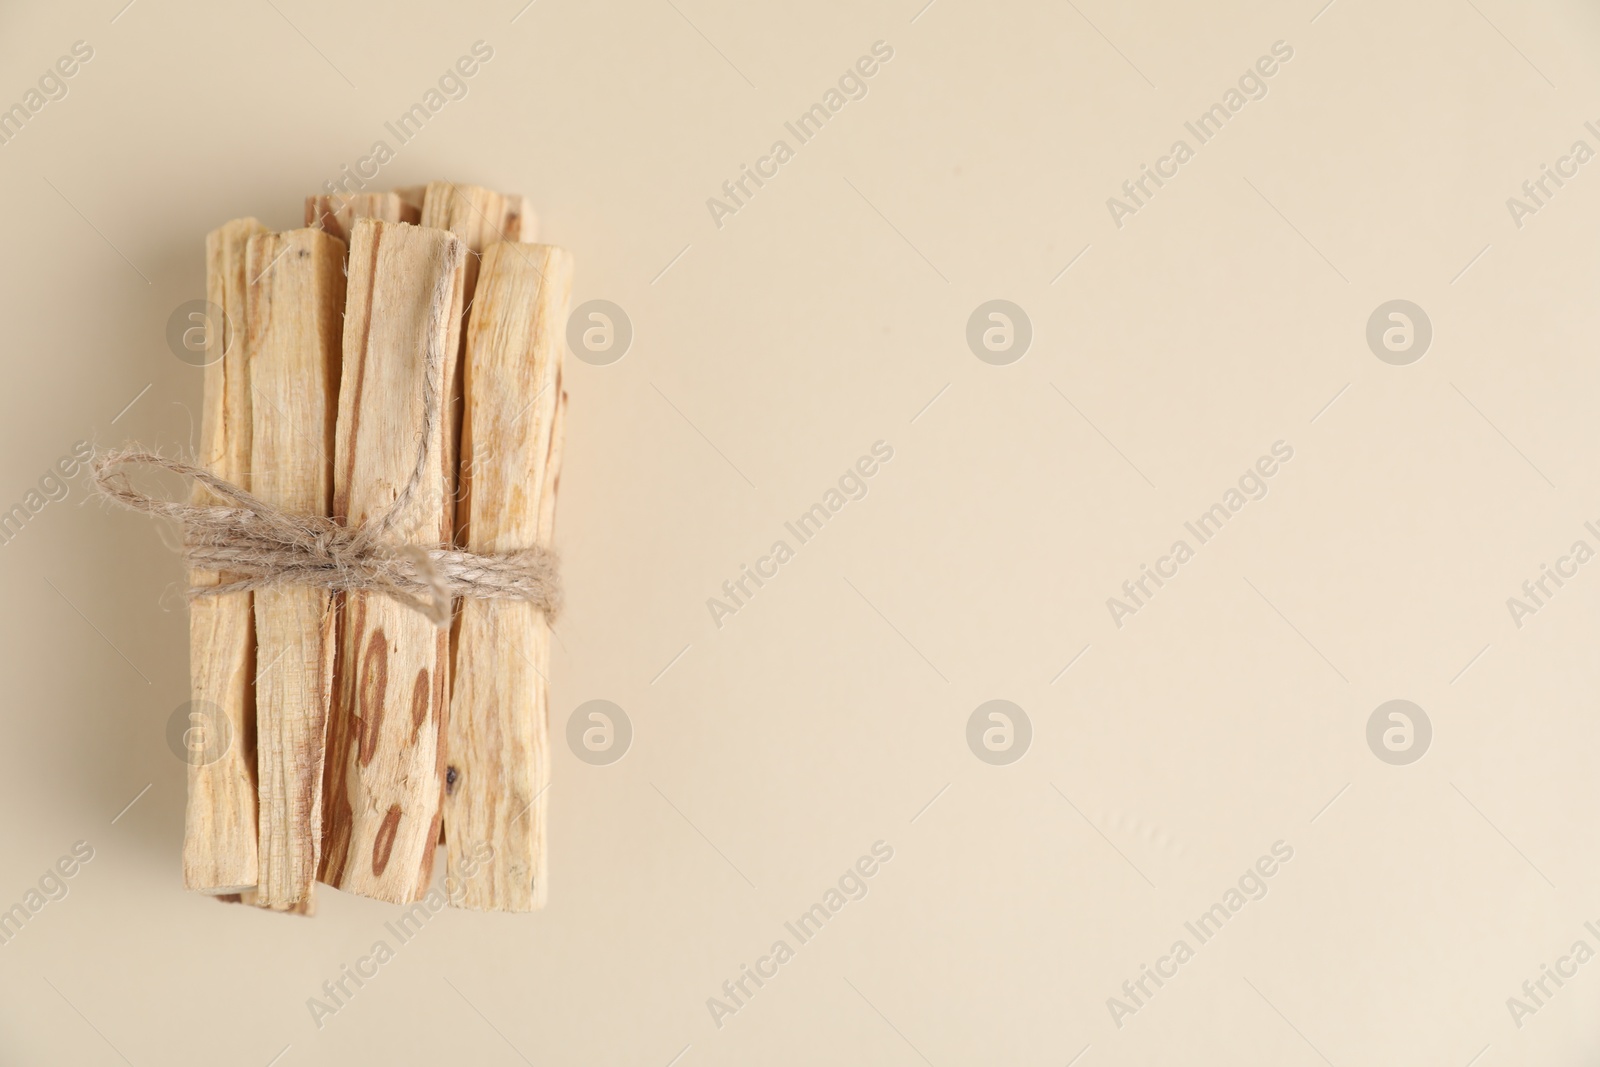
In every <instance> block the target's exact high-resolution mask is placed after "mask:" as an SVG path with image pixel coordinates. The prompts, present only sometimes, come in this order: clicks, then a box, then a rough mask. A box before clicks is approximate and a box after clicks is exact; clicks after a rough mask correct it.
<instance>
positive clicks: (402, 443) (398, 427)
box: [321, 219, 467, 903]
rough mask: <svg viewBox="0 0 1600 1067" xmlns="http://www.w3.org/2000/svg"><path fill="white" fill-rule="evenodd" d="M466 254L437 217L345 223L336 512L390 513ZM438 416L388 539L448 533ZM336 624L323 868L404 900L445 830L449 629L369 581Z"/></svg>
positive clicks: (366, 891)
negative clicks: (348, 226) (428, 221)
mask: <svg viewBox="0 0 1600 1067" xmlns="http://www.w3.org/2000/svg"><path fill="white" fill-rule="evenodd" d="M466 258H467V255H466V248H465V246H464V245H463V244H462V243H461V241H460V240H459V239H457V238H456V237H454V236H453V235H451V234H449V233H445V232H442V231H439V230H436V229H430V228H426V227H414V226H406V225H403V224H398V223H388V222H381V221H377V220H373V219H358V220H357V221H356V223H355V225H354V227H353V228H352V236H351V246H350V259H349V283H348V285H349V288H348V294H347V299H346V305H345V322H344V367H343V374H342V377H341V379H340V384H339V414H338V421H337V426H336V429H335V447H334V503H333V513H334V516H335V517H336V518H338V519H340V520H341V521H344V522H346V523H348V524H351V525H354V524H357V523H361V522H364V521H366V520H368V519H372V518H374V517H376V516H381V515H383V514H386V513H388V511H389V508H390V506H391V505H392V504H393V502H394V501H395V500H396V498H397V496H398V495H399V493H400V492H401V490H402V489H403V487H405V486H406V485H407V484H408V482H409V480H410V478H411V475H412V470H413V468H414V467H415V465H416V450H417V447H418V441H419V440H420V439H421V435H422V431H423V426H424V422H425V418H424V395H425V389H426V388H429V387H431V388H432V389H434V390H436V391H440V392H438V393H436V395H439V396H444V395H448V394H446V393H443V392H442V390H444V388H445V386H446V382H445V375H446V367H447V365H448V364H449V363H450V359H449V358H448V357H449V356H450V355H451V354H453V348H452V347H451V344H452V332H453V330H454V329H456V328H458V326H457V324H459V322H460V319H461V309H462V289H463V285H464V282H465V271H466ZM430 361H431V362H432V363H433V366H432V367H431V368H430V366H429V363H430ZM430 370H431V373H432V379H431V381H430V379H429V375H430ZM446 425H447V420H445V419H444V418H442V417H440V418H436V419H435V420H434V429H433V433H432V436H431V438H430V439H428V440H427V441H426V448H427V452H426V468H425V476H424V477H423V479H422V482H421V484H419V485H418V486H417V489H416V494H415V496H414V497H413V498H412V500H411V503H410V505H408V506H407V507H406V508H405V509H404V512H403V513H402V514H401V515H400V517H399V519H398V521H397V522H396V523H395V524H394V525H393V526H392V527H391V528H390V529H389V532H388V536H389V537H390V538H391V539H393V540H395V541H398V542H401V543H407V544H424V545H426V544H439V543H441V542H444V541H447V540H448V539H449V536H450V532H451V527H452V525H453V523H452V522H451V519H450V516H449V515H448V514H447V513H446V512H447V509H446V508H445V507H444V501H445V499H446V492H445V490H446V486H447V485H448V484H449V479H448V478H447V473H446V468H445V465H444V463H445V448H444V440H443V436H444V427H445V426H446ZM340 629H341V633H340V639H339V642H338V645H339V655H338V663H337V666H336V668H335V673H336V678H335V699H334V711H333V715H332V719H331V722H330V727H329V744H328V763H327V776H328V777H327V786H326V800H325V805H324V823H325V827H326V829H325V833H324V836H323V864H322V874H321V877H322V880H323V881H325V882H328V883H329V884H331V885H334V886H337V887H339V888H341V889H346V890H349V891H350V892H354V893H360V894H362V895H364V896H370V897H376V898H378V899H380V900H388V901H393V902H396V903H401V902H406V901H409V900H412V899H414V898H415V897H416V896H417V895H418V894H419V892H425V891H426V888H427V881H428V878H429V877H430V876H431V873H432V863H433V855H434V848H435V845H436V842H437V840H438V837H439V818H440V815H439V803H440V798H441V794H442V792H443V778H444V766H443V756H444V751H443V749H442V747H441V743H442V741H443V740H444V729H445V724H446V722H447V720H448V705H447V703H446V700H447V690H446V687H445V675H444V668H445V667H446V665H447V657H448V640H447V638H448V634H447V632H446V631H444V630H439V629H437V628H435V627H434V626H433V624H432V623H430V622H429V621H428V620H427V619H426V618H425V617H423V616H422V615H421V614H419V613H417V612H415V611H413V610H411V609H410V608H407V607H403V606H402V605H400V604H398V603H396V602H395V601H393V600H391V599H389V598H388V597H385V596H382V595H381V594H377V593H363V592H351V593H348V594H347V595H346V603H345V608H344V617H343V620H342V622H341V627H340ZM419 887H420V888H419Z"/></svg>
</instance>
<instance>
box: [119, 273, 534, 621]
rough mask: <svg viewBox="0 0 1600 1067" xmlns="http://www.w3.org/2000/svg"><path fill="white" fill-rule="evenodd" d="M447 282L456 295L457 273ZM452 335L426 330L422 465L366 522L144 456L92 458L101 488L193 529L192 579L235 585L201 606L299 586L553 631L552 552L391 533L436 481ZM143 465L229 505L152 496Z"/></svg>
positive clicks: (187, 555) (195, 590)
mask: <svg viewBox="0 0 1600 1067" xmlns="http://www.w3.org/2000/svg"><path fill="white" fill-rule="evenodd" d="M441 273H442V274H443V275H444V282H443V284H445V285H446V286H447V285H448V282H449V275H450V272H449V271H444V272H441ZM437 295H440V294H436V296H437ZM442 295H443V296H445V297H448V295H449V294H448V292H444V293H443V294H442ZM431 303H432V307H433V309H434V310H433V315H434V317H435V319H436V320H437V319H438V318H439V317H440V316H441V315H443V314H448V308H449V306H450V301H449V300H448V299H435V300H433V301H432V302H431ZM434 325H435V326H437V325H438V323H437V321H436V322H435V323H434ZM444 335H445V331H444V330H443V329H430V330H428V336H429V337H430V338H433V339H435V340H434V341H432V342H431V343H430V344H429V346H428V351H427V354H426V364H427V365H426V369H425V373H424V375H423V378H424V382H423V394H422V400H423V426H422V432H421V434H420V435H419V441H418V447H417V458H416V463H415V464H414V465H413V466H412V469H411V472H410V475H409V476H408V477H407V479H406V482H405V484H404V485H403V486H402V487H401V489H400V492H399V493H398V494H396V496H395V499H394V501H393V503H391V504H390V505H389V506H388V507H386V508H384V509H383V510H382V511H381V512H379V513H378V514H376V515H373V516H371V517H370V518H368V519H367V520H366V521H364V522H360V523H357V524H355V525H345V524H343V523H340V522H337V521H335V520H334V519H332V518H329V517H327V516H323V515H303V514H297V513H293V512H290V511H288V510H286V509H284V508H280V507H278V506H277V505H275V504H269V503H267V502H266V501H264V500H261V499H260V498H258V497H256V496H255V495H253V494H252V493H250V492H249V491H248V490H246V489H244V488H242V487H241V486H238V485H235V484H234V483H232V482H230V481H228V480H227V479H225V478H222V477H220V476H218V475H217V474H215V473H213V472H211V471H209V470H206V469H205V468H203V467H199V466H195V465H193V464H189V463H184V462H181V461H179V460H173V459H168V458H166V457H165V456H162V455H160V454H159V453H156V452H151V451H147V450H144V449H139V448H130V449H118V450H113V451H107V452H98V453H97V454H96V455H95V457H94V460H93V471H94V482H95V485H96V487H97V488H98V489H99V491H100V493H101V494H102V495H103V496H105V497H106V498H107V499H109V500H112V501H115V502H116V503H118V504H121V505H122V506H124V507H127V508H130V509H132V510H134V511H142V512H145V513H147V514H151V515H159V516H162V517H164V518H168V519H172V520H173V521H175V522H177V523H178V524H179V525H180V527H181V528H182V530H183V553H182V554H183V560H184V563H185V564H186V565H187V566H188V568H189V569H190V570H191V571H214V572H219V573H223V574H225V575H226V576H227V578H228V580H227V581H224V582H218V583H217V584H214V585H194V586H191V587H190V588H189V591H188V593H189V597H190V598H191V599H193V598H196V597H207V596H222V595H224V594H227V593H237V592H243V591H245V590H249V589H270V588H274V587H278V586H289V585H299V586H310V587H314V588H318V589H328V590H356V591H366V592H375V593H381V594H382V595H384V596H387V597H390V598H391V599H393V600H395V601H398V602H399V603H401V604H404V605H405V606H407V607H409V608H412V609H414V610H416V611H418V612H420V613H422V614H423V615H425V616H427V617H428V618H429V619H430V620H432V621H433V623H434V625H436V626H439V627H444V626H446V625H448V624H449V622H450V616H451V601H452V599H453V598H455V597H469V598H476V599H510V600H524V601H527V602H529V603H531V604H533V605H534V606H535V607H536V608H538V609H539V610H540V611H542V612H543V613H544V614H545V616H546V617H547V618H548V619H549V620H550V621H552V622H554V621H555V618H556V615H557V613H558V612H559V611H560V607H561V581H560V574H559V568H558V564H557V560H556V556H555V553H554V552H553V551H551V550H550V549H548V548H546V547H544V546H534V547H532V548H525V549H517V550H512V551H506V552H488V553H479V552H469V551H466V550H464V549H458V548H452V547H448V546H442V545H418V544H407V543H403V542H400V541H398V540H396V539H394V538H392V537H391V536H390V532H391V530H392V529H393V528H394V526H395V525H396V524H397V523H398V522H399V520H400V518H401V516H402V514H403V512H404V510H405V509H406V508H407V507H408V506H409V505H410V504H411V502H412V500H413V499H414V498H415V496H416V493H417V490H418V488H419V486H420V485H421V483H422V480H423V478H424V477H425V476H426V474H427V467H428V459H429V456H428V452H429V448H428V445H429V442H430V441H431V440H433V438H434V436H435V434H436V433H437V431H438V425H439V421H440V417H441V415H440V411H441V405H440V403H439V388H438V385H437V378H438V370H439V368H440V367H441V366H442V362H443V355H442V353H441V352H440V351H439V346H438V344H437V340H436V339H437V338H439V337H441V336H444ZM134 466H148V467H157V468H160V469H162V470H165V471H169V472H171V473H173V474H176V475H179V476H182V477H185V478H191V479H193V480H194V481H195V482H197V483H199V484H200V485H201V486H204V487H205V488H206V489H207V490H208V491H209V492H210V494H211V495H212V497H214V498H216V499H217V500H219V501H221V503H217V504H211V503H182V502H178V501H173V500H163V499H161V498H159V497H155V496H151V495H150V494H148V493H144V492H142V491H140V490H138V489H135V488H134V487H133V484H132V483H131V482H130V481H129V479H128V473H127V468H129V467H134Z"/></svg>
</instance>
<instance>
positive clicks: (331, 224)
mask: <svg viewBox="0 0 1600 1067" xmlns="http://www.w3.org/2000/svg"><path fill="white" fill-rule="evenodd" d="M421 217H422V213H421V211H420V210H419V209H418V208H417V207H415V206H413V205H411V204H408V203H406V201H405V200H404V199H402V198H401V196H400V194H398V193H350V194H343V193H341V194H336V195H333V196H326V195H322V194H318V195H316V196H308V197H306V225H307V226H313V227H315V228H317V229H319V230H327V231H328V232H329V233H331V234H333V236H335V237H337V238H338V239H339V240H340V241H343V242H344V243H346V244H349V243H350V227H351V226H352V225H354V224H355V221H356V219H383V220H384V221H385V222H411V223H415V222H417V221H418V220H419V219H421Z"/></svg>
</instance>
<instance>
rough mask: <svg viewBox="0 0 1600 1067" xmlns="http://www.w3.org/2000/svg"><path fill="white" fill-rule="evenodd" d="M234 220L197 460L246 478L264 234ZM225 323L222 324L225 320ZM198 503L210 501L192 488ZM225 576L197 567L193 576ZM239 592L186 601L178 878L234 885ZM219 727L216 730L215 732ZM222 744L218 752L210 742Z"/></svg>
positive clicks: (247, 703)
mask: <svg viewBox="0 0 1600 1067" xmlns="http://www.w3.org/2000/svg"><path fill="white" fill-rule="evenodd" d="M265 232H266V227H265V226H263V225H261V223H259V222H257V221H256V220H255V219H236V220H234V221H233V222H229V223H227V224H226V225H224V226H222V227H220V228H218V229H216V230H213V231H212V232H211V233H209V234H207V235H206V299H207V300H208V301H209V302H210V303H211V304H213V305H215V307H216V308H218V309H220V310H221V312H222V315H223V317H224V322H212V323H210V324H209V328H208V329H207V337H206V340H207V357H208V360H209V362H208V365H207V366H206V369H205V395H204V399H203V401H202V405H203V406H202V412H201V419H200V456H199V459H200V464H201V466H204V467H208V468H210V469H211V470H213V471H216V472H217V473H218V474H219V475H221V476H222V477H223V478H226V479H228V480H229V481H231V482H233V483H235V484H237V485H241V486H244V487H246V488H248V487H249V484H250V480H249V459H250V383H249V377H248V370H249V358H248V352H247V335H248V329H247V319H246V309H245V289H246V284H247V277H246V274H245V250H246V244H247V242H248V241H249V240H250V238H251V237H252V236H253V235H255V234H259V233H265ZM225 324H226V325H225ZM195 499H196V501H198V502H214V501H211V500H210V494H208V493H206V492H205V491H204V490H200V489H197V490H196V492H195ZM225 577H226V576H224V575H218V574H216V573H213V572H205V571H197V572H194V573H192V574H190V576H189V580H190V583H191V584H193V585H215V584H217V583H219V582H221V581H223V580H224V579H225ZM250 606H251V595H250V593H248V592H243V593H229V594H227V595H226V596H220V597H206V598H201V599H196V600H192V601H191V602H190V605H189V688H190V698H191V704H190V728H189V731H188V733H186V735H185V741H186V743H187V744H188V748H189V761H188V762H189V768H188V801H187V807H186V810H185V812H184V827H183V884H184V885H185V886H186V887H188V888H190V889H198V890H201V891H203V892H208V893H236V892H238V891H240V890H241V889H246V888H249V887H252V886H254V885H255V884H256V874H257V865H256V783H255V753H254V751H253V741H254V731H255V708H254V702H253V695H254V694H253V690H252V688H251V685H250V682H251V676H252V674H253V670H254V668H253V662H252V661H253V656H252V653H253V644H252V633H251V630H252V627H251V607H250ZM224 734H225V735H226V736H223V735H224ZM219 749H221V751H218V750H219Z"/></svg>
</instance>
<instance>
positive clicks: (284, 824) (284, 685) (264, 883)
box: [247, 229, 345, 909]
mask: <svg viewBox="0 0 1600 1067" xmlns="http://www.w3.org/2000/svg"><path fill="white" fill-rule="evenodd" d="M344 253H345V248H344V244H343V242H341V241H340V240H339V239H338V238H336V237H333V236H330V235H329V234H327V233H325V232H323V231H321V230H315V229H306V230H293V231H290V232H288V233H280V234H263V235H261V236H257V237H254V238H252V239H251V241H250V247H249V254H248V271H249V275H250V278H251V284H250V289H249V294H248V304H247V306H248V308H249V311H248V318H249V323H250V348H249V351H250V357H251V359H250V376H251V379H250V380H251V390H252V392H253V394H254V396H255V401H256V403H255V409H254V413H253V418H252V433H251V491H252V492H253V493H255V495H256V496H258V497H260V498H261V499H262V500H265V501H266V502H267V503H269V504H276V505H278V506H279V507H283V508H287V509H289V510H290V511H293V512H295V513H298V514H309V515H327V514H328V513H329V509H330V507H331V505H332V502H333V501H332V497H333V449H334V444H333V427H334V415H335V412H336V406H335V405H336V397H337V395H338V388H339V341H340V330H341V323H340V316H341V314H342V313H343V311H344V296H345V281H344ZM335 618H336V616H335V613H334V611H333V610H332V596H331V595H330V594H329V593H328V591H327V590H325V589H317V588H314V587H310V586H281V587H276V588H268V589H260V590H257V591H256V594H255V623H256V665H257V675H256V766H257V768H258V775H257V780H258V782H259V783H260V872H259V874H260V877H259V880H258V887H257V890H256V892H255V894H254V896H253V899H252V901H251V902H252V903H254V904H256V905H258V906H260V907H268V908H279V909H282V908H284V907H287V906H289V905H293V904H298V903H301V902H302V901H304V900H306V899H307V897H308V896H309V895H310V893H311V886H312V884H313V882H315V880H316V874H317V861H318V859H319V854H320V850H321V844H322V774H323V752H324V747H323V746H324V745H325V743H326V739H327V724H328V706H329V701H330V698H331V695H332V688H333V652H334V620H335Z"/></svg>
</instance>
